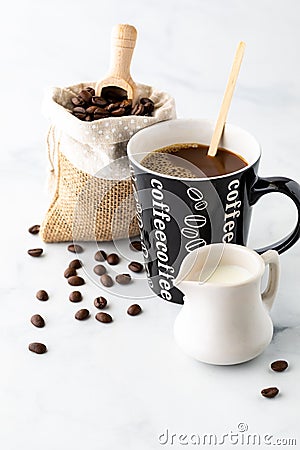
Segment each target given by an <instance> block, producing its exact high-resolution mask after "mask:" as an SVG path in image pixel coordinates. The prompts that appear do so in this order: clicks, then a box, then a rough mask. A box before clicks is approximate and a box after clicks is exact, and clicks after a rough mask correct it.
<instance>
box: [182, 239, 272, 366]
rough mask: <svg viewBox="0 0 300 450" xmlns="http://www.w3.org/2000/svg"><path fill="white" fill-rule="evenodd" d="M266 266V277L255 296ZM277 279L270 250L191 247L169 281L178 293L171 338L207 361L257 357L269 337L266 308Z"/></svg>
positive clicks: (235, 247)
mask: <svg viewBox="0 0 300 450" xmlns="http://www.w3.org/2000/svg"><path fill="white" fill-rule="evenodd" d="M267 265H269V268H270V270H269V279H268V283H267V287H266V289H265V291H264V292H263V293H262V294H261V279H262V276H263V274H264V272H265V268H266V266H267ZM278 281H279V258H278V254H277V252H276V251H274V250H269V251H267V252H266V253H264V254H262V255H258V254H257V253H256V252H254V251H253V250H250V249H248V248H246V247H243V246H240V245H235V244H211V245H207V246H205V247H201V248H199V249H197V250H194V251H192V252H191V253H189V254H188V255H187V256H186V257H185V259H184V260H183V262H182V265H181V267H180V271H179V274H178V276H177V278H176V279H175V281H174V284H175V286H177V287H178V289H180V290H181V291H182V292H183V294H184V305H183V307H182V309H181V311H180V313H179V315H178V316H177V318H176V321H175V324H174V335H175V340H176V342H177V343H178V345H179V346H180V347H181V348H182V350H183V351H184V352H185V353H187V354H188V355H190V356H192V357H193V358H195V359H197V360H199V361H202V362H206V363H210V364H221V365H227V364H238V363H242V362H245V361H248V360H250V359H252V358H254V357H256V356H258V355H259V354H260V353H262V352H263V350H264V349H265V348H266V347H267V346H268V344H269V343H270V341H271V339H272V336H273V323H272V320H271V318H270V316H269V311H270V309H271V307H272V304H273V301H274V299H275V295H276V292H277V289H278Z"/></svg>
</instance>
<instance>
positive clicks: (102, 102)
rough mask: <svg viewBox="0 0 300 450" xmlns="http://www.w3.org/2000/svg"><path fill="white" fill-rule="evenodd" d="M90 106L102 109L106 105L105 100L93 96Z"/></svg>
mask: <svg viewBox="0 0 300 450" xmlns="http://www.w3.org/2000/svg"><path fill="white" fill-rule="evenodd" d="M92 104H93V105H96V106H100V108H104V107H105V106H106V105H107V100H105V99H104V98H103V97H97V96H94V97H93V98H92Z"/></svg>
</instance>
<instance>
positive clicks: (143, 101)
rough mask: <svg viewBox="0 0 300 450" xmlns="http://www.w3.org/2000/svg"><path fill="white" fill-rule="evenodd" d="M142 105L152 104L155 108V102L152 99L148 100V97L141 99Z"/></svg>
mask: <svg viewBox="0 0 300 450" xmlns="http://www.w3.org/2000/svg"><path fill="white" fill-rule="evenodd" d="M140 103H141V104H142V105H146V104H147V103H151V104H152V105H153V106H154V103H153V101H152V100H151V98H148V97H143V98H141V99H140Z"/></svg>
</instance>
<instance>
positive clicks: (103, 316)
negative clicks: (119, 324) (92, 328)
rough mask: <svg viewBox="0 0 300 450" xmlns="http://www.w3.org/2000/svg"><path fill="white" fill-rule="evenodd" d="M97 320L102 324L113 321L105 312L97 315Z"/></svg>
mask: <svg viewBox="0 0 300 450" xmlns="http://www.w3.org/2000/svg"><path fill="white" fill-rule="evenodd" d="M95 318H96V319H97V320H99V322H102V323H110V322H112V320H113V319H112V317H111V315H110V314H107V313H104V312H99V313H97V314H96V316H95Z"/></svg>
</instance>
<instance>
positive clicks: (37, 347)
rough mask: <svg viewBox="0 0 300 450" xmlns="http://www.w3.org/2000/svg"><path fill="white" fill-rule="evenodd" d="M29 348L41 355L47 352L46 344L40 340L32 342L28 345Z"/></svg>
mask: <svg viewBox="0 0 300 450" xmlns="http://www.w3.org/2000/svg"><path fill="white" fill-rule="evenodd" d="M28 348H29V350H30V351H31V352H33V353H38V354H39V355H41V354H43V353H46V351H47V347H46V345H45V344H41V343H40V342H32V343H31V344H29V346H28Z"/></svg>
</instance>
